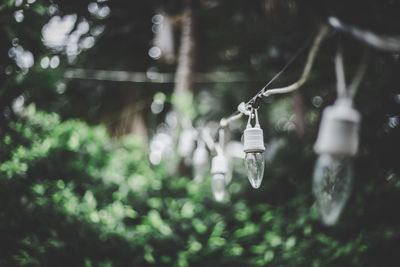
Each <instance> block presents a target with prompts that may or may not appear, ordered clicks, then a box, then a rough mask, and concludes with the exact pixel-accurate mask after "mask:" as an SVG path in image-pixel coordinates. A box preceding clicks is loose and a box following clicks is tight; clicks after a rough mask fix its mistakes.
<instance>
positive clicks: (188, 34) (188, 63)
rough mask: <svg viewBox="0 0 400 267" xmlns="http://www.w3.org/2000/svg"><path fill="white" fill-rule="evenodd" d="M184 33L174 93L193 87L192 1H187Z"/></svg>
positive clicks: (183, 24) (177, 93)
mask: <svg viewBox="0 0 400 267" xmlns="http://www.w3.org/2000/svg"><path fill="white" fill-rule="evenodd" d="M181 28H182V33H181V40H180V48H179V57H178V67H177V70H176V74H175V86H174V94H176V95H179V94H182V93H185V92H188V91H189V90H190V89H191V87H192V73H193V61H194V59H193V57H194V38H193V11H192V7H191V1H190V0H186V1H185V7H184V11H183V19H182V24H181Z"/></svg>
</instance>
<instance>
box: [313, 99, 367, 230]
mask: <svg viewBox="0 0 400 267" xmlns="http://www.w3.org/2000/svg"><path fill="white" fill-rule="evenodd" d="M360 121H361V116H360V113H359V112H358V111H357V110H355V109H354V108H353V107H352V106H351V101H349V100H348V99H347V100H346V99H342V100H338V101H337V102H336V103H335V104H334V105H333V106H329V107H327V108H326V109H325V110H324V112H323V114H322V120H321V125H320V129H319V132H318V138H317V141H316V142H315V145H314V150H315V152H317V153H318V154H319V155H320V156H319V158H318V160H317V163H316V165H315V169H314V176H313V193H314V195H315V198H316V200H317V207H318V212H319V214H320V216H321V219H322V222H323V223H324V224H326V225H334V224H335V223H336V222H337V221H338V219H339V217H340V214H341V212H342V210H343V208H344V206H345V204H346V202H347V200H348V198H349V195H350V189H351V183H352V179H353V169H352V158H353V157H354V155H355V154H356V153H357V150H358V143H359V136H358V132H359V128H360Z"/></svg>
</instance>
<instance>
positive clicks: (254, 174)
mask: <svg viewBox="0 0 400 267" xmlns="http://www.w3.org/2000/svg"><path fill="white" fill-rule="evenodd" d="M255 114H256V124H255V126H254V127H251V125H250V119H251V115H250V117H249V122H248V124H247V127H246V130H244V133H243V151H244V152H245V153H246V155H245V158H244V163H245V166H246V169H247V177H248V178H249V181H250V184H251V186H252V187H253V188H256V189H257V188H259V187H260V186H261V182H262V179H263V177H264V166H265V164H264V150H265V147H264V135H263V130H262V129H261V128H260V124H259V123H258V116H257V112H256V111H255Z"/></svg>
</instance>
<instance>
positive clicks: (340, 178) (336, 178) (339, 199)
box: [313, 154, 353, 225]
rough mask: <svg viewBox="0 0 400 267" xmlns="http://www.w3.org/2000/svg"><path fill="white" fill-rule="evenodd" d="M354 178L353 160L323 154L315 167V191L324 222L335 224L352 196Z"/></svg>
mask: <svg viewBox="0 0 400 267" xmlns="http://www.w3.org/2000/svg"><path fill="white" fill-rule="evenodd" d="M352 179H353V168H352V160H351V158H348V157H343V156H334V155H330V154H322V155H320V156H319V158H318V160H317V163H316V165H315V169H314V177H313V193H314V195H315V198H316V200H317V207H318V211H319V214H320V216H321V219H322V222H323V223H324V224H325V225H334V224H335V223H336V222H337V221H338V219H339V216H340V214H341V212H342V210H343V208H344V206H345V205H346V202H347V200H348V198H349V196H350V190H351V183H352Z"/></svg>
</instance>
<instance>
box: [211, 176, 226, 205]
mask: <svg viewBox="0 0 400 267" xmlns="http://www.w3.org/2000/svg"><path fill="white" fill-rule="evenodd" d="M211 189H212V192H213V195H214V198H215V200H216V201H218V202H220V201H222V200H224V198H225V195H226V186H225V175H224V174H222V173H216V174H214V175H213V177H212V180H211Z"/></svg>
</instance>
